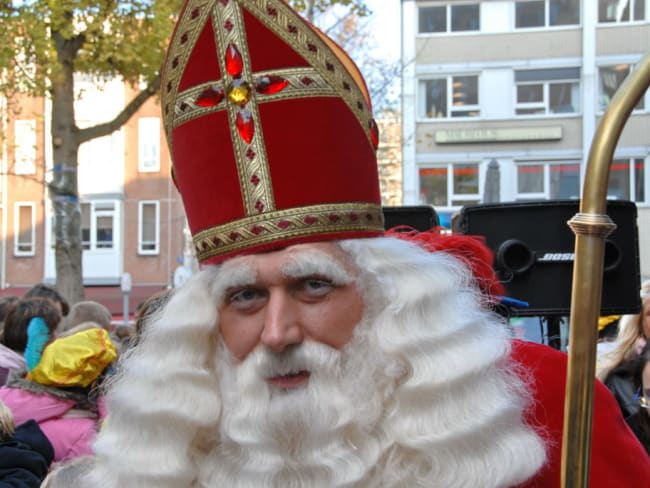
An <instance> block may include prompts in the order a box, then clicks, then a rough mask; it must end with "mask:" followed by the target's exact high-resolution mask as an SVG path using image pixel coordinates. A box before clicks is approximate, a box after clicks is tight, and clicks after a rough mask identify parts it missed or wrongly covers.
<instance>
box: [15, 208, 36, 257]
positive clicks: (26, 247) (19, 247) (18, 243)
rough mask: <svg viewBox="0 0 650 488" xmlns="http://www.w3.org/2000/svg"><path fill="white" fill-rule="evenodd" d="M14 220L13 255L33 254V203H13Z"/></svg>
mask: <svg viewBox="0 0 650 488" xmlns="http://www.w3.org/2000/svg"><path fill="white" fill-rule="evenodd" d="M14 222H15V238H14V255H15V256H33V255H34V253H35V235H34V234H35V224H36V206H35V204H34V203H16V204H15V205H14Z"/></svg>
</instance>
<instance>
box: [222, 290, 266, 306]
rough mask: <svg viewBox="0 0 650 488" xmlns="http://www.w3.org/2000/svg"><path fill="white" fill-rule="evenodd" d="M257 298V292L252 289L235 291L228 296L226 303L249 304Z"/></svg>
mask: <svg viewBox="0 0 650 488" xmlns="http://www.w3.org/2000/svg"><path fill="white" fill-rule="evenodd" d="M258 296H259V293H258V292H257V290H254V289H252V288H244V289H242V290H237V291H235V292H233V293H231V294H230V295H229V296H228V301H229V302H231V303H244V302H249V301H251V300H254V299H255V298H257V297H258Z"/></svg>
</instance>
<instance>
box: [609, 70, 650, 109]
mask: <svg viewBox="0 0 650 488" xmlns="http://www.w3.org/2000/svg"><path fill="white" fill-rule="evenodd" d="M632 69H633V66H632V65H631V64H617V65H616V66H602V67H600V68H599V70H598V74H599V76H598V78H599V79H598V104H599V108H600V110H601V111H603V110H605V109H606V108H607V106H608V105H609V102H611V100H612V97H613V96H614V93H616V90H618V87H619V86H621V84H622V83H623V80H625V78H626V77H627V75H629V74H630V71H632ZM644 105H645V104H644V100H643V97H641V99H640V100H639V103H637V104H636V106H635V107H634V109H635V110H643V108H644Z"/></svg>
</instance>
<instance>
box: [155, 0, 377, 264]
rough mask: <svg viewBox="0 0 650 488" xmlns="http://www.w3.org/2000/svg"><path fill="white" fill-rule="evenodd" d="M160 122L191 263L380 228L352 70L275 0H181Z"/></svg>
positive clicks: (370, 146) (370, 148)
mask: <svg viewBox="0 0 650 488" xmlns="http://www.w3.org/2000/svg"><path fill="white" fill-rule="evenodd" d="M162 106H163V120H164V125H165V131H166V134H167V140H168V142H169V147H170V151H171V154H172V159H173V163H174V181H175V183H176V186H177V188H178V189H179V191H180V193H181V196H182V198H183V203H184V206H185V211H186V213H187V218H188V221H189V226H190V231H191V232H192V236H193V239H194V244H195V249H196V252H197V257H198V259H199V261H201V262H204V263H218V262H220V261H223V260H224V259H226V258H229V257H232V256H234V255H237V254H241V253H250V252H260V251H265V250H270V249H274V248H280V247H285V246H287V245H291V244H296V243H300V242H313V241H323V240H332V239H344V238H352V237H374V236H378V235H381V234H382V233H383V215H382V211H381V198H380V193H379V182H378V174H377V160H376V149H377V144H378V141H379V134H378V131H377V125H376V123H375V122H374V120H373V118H372V109H371V105H370V99H369V96H368V91H367V88H366V85H365V82H364V81H363V77H362V76H361V74H360V72H359V70H358V69H357V67H356V66H355V65H354V63H353V62H352V61H351V60H350V58H349V57H348V56H347V55H346V54H345V53H344V52H343V51H342V49H341V48H340V47H338V46H337V45H336V44H335V43H334V42H333V41H332V40H331V39H329V38H327V37H326V36H325V35H324V34H323V33H321V32H320V31H317V30H316V29H315V28H314V27H313V26H311V25H310V24H309V23H308V22H306V21H305V20H304V19H302V18H301V17H300V16H299V15H298V14H297V13H296V12H295V11H294V10H292V9H291V8H290V7H289V6H288V5H287V4H286V3H285V2H284V1H282V0H212V1H206V0H186V1H185V4H184V5H183V8H182V11H181V15H180V18H179V20H178V23H177V25H176V29H175V31H174V34H173V36H172V39H171V41H170V46H169V50H168V53H167V59H166V62H165V67H164V70H163V84H162Z"/></svg>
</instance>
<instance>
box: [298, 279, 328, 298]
mask: <svg viewBox="0 0 650 488" xmlns="http://www.w3.org/2000/svg"><path fill="white" fill-rule="evenodd" d="M302 286H303V289H304V290H305V291H306V292H309V293H312V294H316V295H324V294H326V293H328V292H329V291H330V290H331V289H332V288H334V285H333V284H332V282H331V281H329V280H325V279H320V278H308V279H306V280H304V281H303V282H302Z"/></svg>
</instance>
